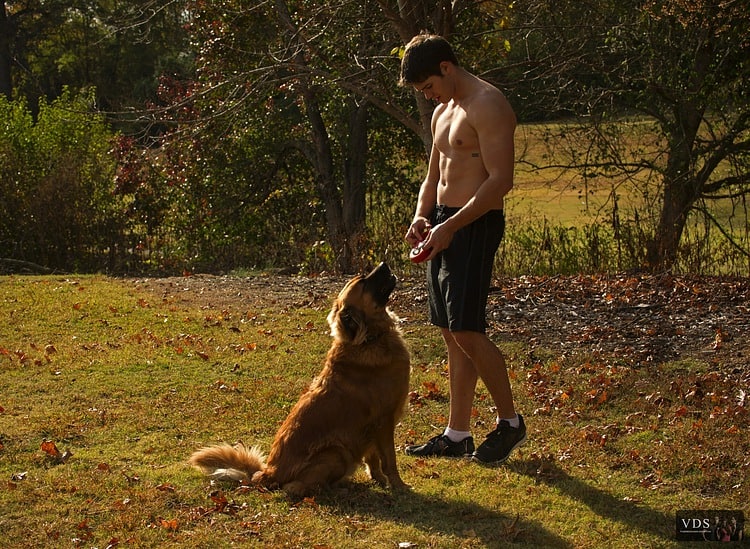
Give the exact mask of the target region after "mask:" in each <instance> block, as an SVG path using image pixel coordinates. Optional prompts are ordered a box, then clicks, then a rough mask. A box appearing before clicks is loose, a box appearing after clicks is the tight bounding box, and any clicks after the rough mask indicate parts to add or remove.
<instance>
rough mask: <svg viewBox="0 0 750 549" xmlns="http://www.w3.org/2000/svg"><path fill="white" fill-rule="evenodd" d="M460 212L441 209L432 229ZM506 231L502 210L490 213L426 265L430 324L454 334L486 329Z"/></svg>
mask: <svg viewBox="0 0 750 549" xmlns="http://www.w3.org/2000/svg"><path fill="white" fill-rule="evenodd" d="M459 209H460V208H449V207H447V206H441V205H438V206H436V207H435V211H434V212H433V213H432V219H431V223H432V225H433V227H434V226H435V225H437V224H439V223H442V222H444V221H446V220H447V219H448V218H450V217H451V216H452V215H453V214H455V213H456V212H457V211H458V210H459ZM504 231H505V214H504V212H503V210H491V211H489V212H487V213H486V214H485V215H483V216H482V217H480V218H479V219H477V220H476V221H474V222H473V223H471V224H469V225H467V226H466V227H462V228H461V229H459V230H458V231H456V233H455V234H454V235H453V240H452V241H451V244H450V246H449V247H448V248H446V249H445V250H443V251H442V252H440V253H439V254H438V255H436V256H435V258H434V259H432V260H431V261H429V262H428V265H427V290H428V294H429V299H430V322H431V323H432V324H434V325H435V326H440V327H441V328H448V329H449V330H450V331H452V332H456V331H460V330H469V331H473V332H481V333H484V332H485V331H486V329H487V318H486V309H487V295H488V294H489V291H490V279H491V278H492V267H493V265H494V261H495V253H496V252H497V249H498V247H499V246H500V241H501V240H502V238H503V232H504Z"/></svg>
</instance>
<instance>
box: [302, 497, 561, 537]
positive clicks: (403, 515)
mask: <svg viewBox="0 0 750 549" xmlns="http://www.w3.org/2000/svg"><path fill="white" fill-rule="evenodd" d="M317 502H318V503H319V504H320V505H322V506H325V507H328V508H329V509H332V510H334V511H335V512H336V513H338V514H342V515H346V516H348V515H352V514H359V515H364V516H370V517H373V518H374V519H377V520H381V521H390V522H393V523H396V524H407V525H412V526H413V527H414V528H417V529H418V530H420V531H422V532H424V533H425V534H427V535H429V534H434V535H440V536H450V537H454V538H457V539H466V538H469V537H471V538H476V539H478V540H481V542H482V546H483V547H501V546H502V547H505V546H507V545H508V544H511V543H512V544H513V546H518V547H523V546H529V547H549V548H560V549H563V548H565V549H568V548H572V547H573V544H572V543H570V542H568V541H567V540H565V539H563V538H561V537H559V536H557V535H556V534H554V533H552V532H550V531H549V530H547V529H546V528H545V527H544V525H542V524H541V523H539V522H536V521H531V520H527V519H525V518H524V517H523V516H522V515H521V514H519V515H518V516H516V515H511V514H508V513H502V512H499V511H496V510H493V509H488V508H486V507H483V506H481V505H478V504H476V503H467V502H464V501H455V500H449V499H441V498H439V497H437V496H430V495H426V494H420V493H419V492H418V491H416V490H412V491H408V492H404V493H401V494H398V495H395V496H394V495H391V494H389V493H387V492H384V491H382V490H379V489H376V488H374V487H373V486H372V485H367V484H360V483H353V484H350V485H348V486H347V488H346V495H344V496H343V497H337V496H336V494H335V493H334V492H332V491H331V492H327V493H325V494H321V496H320V497H319V498H317ZM400 541H404V542H408V541H409V540H400Z"/></svg>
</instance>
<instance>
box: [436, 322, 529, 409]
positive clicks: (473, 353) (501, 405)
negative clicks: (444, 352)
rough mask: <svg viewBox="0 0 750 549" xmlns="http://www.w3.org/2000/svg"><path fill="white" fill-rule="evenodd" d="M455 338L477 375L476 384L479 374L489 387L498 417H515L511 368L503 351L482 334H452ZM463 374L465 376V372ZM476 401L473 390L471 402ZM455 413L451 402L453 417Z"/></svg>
mask: <svg viewBox="0 0 750 549" xmlns="http://www.w3.org/2000/svg"><path fill="white" fill-rule="evenodd" d="M452 336H453V339H454V341H455V342H456V344H457V345H458V346H459V347H460V349H461V350H462V351H463V353H462V354H464V356H466V357H467V359H468V361H469V364H470V365H471V366H472V368H473V370H474V372H475V374H474V385H476V376H477V375H478V376H479V378H480V379H481V380H482V382H483V383H484V385H485V387H487V391H489V393H490V396H491V397H492V400H493V402H494V403H495V407H496V408H497V415H498V417H499V418H500V419H509V418H513V417H515V415H516V410H515V407H514V405H513V392H512V391H511V388H510V379H509V378H508V368H507V366H506V364H505V357H504V356H503V353H502V352H501V351H500V349H498V348H497V346H496V345H495V344H494V343H493V342H492V341H491V340H490V339H489V338H488V337H487V336H486V335H485V334H483V333H480V332H470V331H461V332H453V334H452ZM449 356H450V354H449ZM461 373H463V370H462V371H461ZM451 383H452V382H451ZM451 388H452V385H451ZM473 398H474V394H473V389H472V394H471V400H473ZM451 400H452V398H451ZM471 400H470V401H469V408H470V409H469V412H471ZM452 413H453V402H451V415H452Z"/></svg>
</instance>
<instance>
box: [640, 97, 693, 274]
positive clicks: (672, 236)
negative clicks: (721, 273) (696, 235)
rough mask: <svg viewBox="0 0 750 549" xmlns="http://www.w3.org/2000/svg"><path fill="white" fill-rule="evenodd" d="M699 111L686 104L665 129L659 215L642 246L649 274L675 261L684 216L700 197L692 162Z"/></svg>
mask: <svg viewBox="0 0 750 549" xmlns="http://www.w3.org/2000/svg"><path fill="white" fill-rule="evenodd" d="M702 118H703V111H702V110H701V109H700V108H697V107H696V106H695V105H693V104H692V103H691V102H690V101H685V102H682V103H680V104H679V105H678V106H677V107H676V108H675V120H676V122H674V123H673V124H667V125H666V128H665V129H666V133H667V134H668V136H669V141H670V146H669V156H668V158H667V167H666V170H665V172H664V190H663V195H662V196H663V203H662V209H661V215H660V216H659V224H658V225H657V227H656V232H655V234H654V238H653V239H652V240H651V241H650V242H647V244H646V261H647V263H648V267H649V268H650V269H651V270H653V271H661V270H665V269H670V268H671V267H672V265H674V262H675V260H676V259H677V252H678V249H679V245H680V238H681V237H682V233H683V231H684V230H685V225H686V224H687V219H688V214H689V213H690V209H691V208H692V206H693V204H694V203H695V201H696V200H697V199H698V197H699V196H700V190H701V183H700V180H699V178H698V177H697V174H696V167H695V165H694V161H693V155H694V152H693V146H694V143H695V137H696V135H697V134H698V128H699V127H700V123H701V120H702Z"/></svg>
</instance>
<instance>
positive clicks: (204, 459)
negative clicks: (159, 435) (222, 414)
mask: <svg viewBox="0 0 750 549" xmlns="http://www.w3.org/2000/svg"><path fill="white" fill-rule="evenodd" d="M265 461H266V456H265V454H263V452H261V451H260V449H259V448H258V447H256V446H252V447H250V448H248V447H246V446H245V445H244V444H242V443H241V442H240V443H238V444H235V445H234V446H230V445H229V444H221V445H219V446H209V447H207V448H201V449H200V450H196V451H195V452H193V455H192V456H190V459H189V460H188V462H189V463H190V465H192V466H193V467H196V468H197V469H200V470H201V471H203V473H205V474H206V475H209V476H210V477H211V478H215V479H218V480H236V481H250V480H252V478H253V475H254V474H255V473H257V472H258V471H261V470H262V469H263V467H264V466H265Z"/></svg>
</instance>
